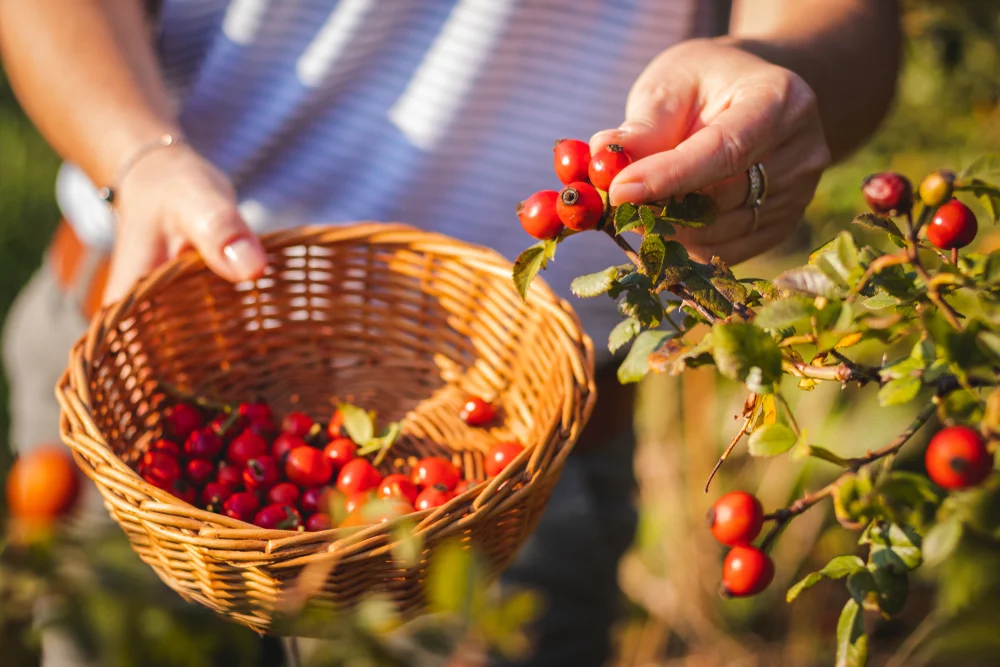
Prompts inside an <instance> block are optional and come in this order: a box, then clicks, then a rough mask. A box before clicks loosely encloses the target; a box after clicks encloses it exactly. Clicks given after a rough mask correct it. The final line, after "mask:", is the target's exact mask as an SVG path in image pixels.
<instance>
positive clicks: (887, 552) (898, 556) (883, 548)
mask: <svg viewBox="0 0 1000 667" xmlns="http://www.w3.org/2000/svg"><path fill="white" fill-rule="evenodd" d="M859 543H860V544H870V545H871V549H870V550H869V552H868V559H869V561H871V562H872V563H874V564H875V565H876V566H877V567H884V568H888V569H893V570H895V571H896V572H905V571H907V570H912V569H915V568H917V567H919V566H920V563H921V561H922V554H921V551H920V536H919V535H917V534H916V533H915V532H914V531H913V529H911V528H908V527H906V526H900V525H898V524H889V525H888V526H886V525H884V524H876V525H874V526H873V527H872V528H871V530H869V531H867V532H866V533H865V534H864V535H863V536H862V538H861V540H859Z"/></svg>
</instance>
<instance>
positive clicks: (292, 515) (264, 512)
mask: <svg viewBox="0 0 1000 667" xmlns="http://www.w3.org/2000/svg"><path fill="white" fill-rule="evenodd" d="M253 522H254V524H256V525H257V526H260V527H261V528H265V529H267V530H298V527H299V526H301V525H302V516H301V515H300V514H299V511H298V510H297V509H295V508H294V507H292V506H291V505H282V504H280V503H273V504H271V505H268V506H267V507H264V508H263V509H261V510H260V511H259V512H257V514H256V515H254V518H253Z"/></svg>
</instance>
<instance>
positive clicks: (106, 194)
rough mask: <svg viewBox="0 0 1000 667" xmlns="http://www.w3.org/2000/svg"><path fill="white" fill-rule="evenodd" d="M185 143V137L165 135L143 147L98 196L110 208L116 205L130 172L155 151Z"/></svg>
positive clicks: (119, 169) (126, 162) (127, 161)
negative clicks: (122, 183)
mask: <svg viewBox="0 0 1000 667" xmlns="http://www.w3.org/2000/svg"><path fill="white" fill-rule="evenodd" d="M182 143H184V137H182V136H180V135H176V134H164V135H163V136H161V137H160V138H159V139H157V140H156V141H151V142H150V143H148V144H146V145H145V146H142V147H141V148H139V150H137V151H136V152H135V153H133V154H132V156H131V157H130V158H129V159H128V160H126V161H125V164H123V165H122V166H121V167H119V168H118V173H117V174H115V180H114V181H112V183H113V184H112V185H106V186H104V187H103V188H101V189H100V190H98V191H97V195H98V196H99V197H100V198H101V199H103V200H104V201H105V202H106V203H107V204H108V206H113V205H114V203H115V195H116V192H117V190H118V187H119V186H120V185H121V182H122V180H123V179H124V178H125V176H127V175H128V172H129V170H130V169H132V167H134V166H135V164H136V163H137V162H138V161H139V160H141V159H142V158H144V157H146V156H147V155H149V154H150V153H152V152H153V151H155V150H157V149H159V148H167V147H169V146H176V145H177V144H182Z"/></svg>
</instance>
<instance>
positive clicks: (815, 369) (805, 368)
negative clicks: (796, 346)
mask: <svg viewBox="0 0 1000 667" xmlns="http://www.w3.org/2000/svg"><path fill="white" fill-rule="evenodd" d="M781 367H782V370H784V371H785V372H786V373H788V374H789V375H793V376H795V377H804V378H810V379H812V380H827V381H831V382H841V383H843V382H853V381H855V380H857V381H859V382H860V381H862V380H863V379H864V380H867V378H864V377H863V376H861V375H858V374H857V373H856V372H855V371H854V369H852V368H851V367H850V366H848V365H847V364H837V365H836V366H810V365H809V364H806V363H803V362H801V361H789V360H787V359H783V360H782V362H781Z"/></svg>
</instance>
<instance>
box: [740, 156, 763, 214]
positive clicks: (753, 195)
mask: <svg viewBox="0 0 1000 667" xmlns="http://www.w3.org/2000/svg"><path fill="white" fill-rule="evenodd" d="M747 179H748V180H749V182H750V183H749V187H748V189H747V198H746V200H745V201H744V202H743V205H744V206H747V207H749V208H753V209H756V208H757V207H758V206H760V205H761V204H763V203H764V200H765V199H766V198H767V180H768V179H767V171H765V170H764V165H762V164H761V163H760V162H758V163H757V164H755V165H752V166H751V167H750V168H749V169H747Z"/></svg>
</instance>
